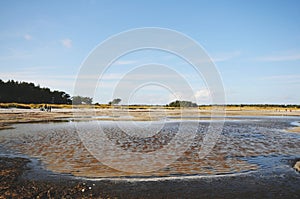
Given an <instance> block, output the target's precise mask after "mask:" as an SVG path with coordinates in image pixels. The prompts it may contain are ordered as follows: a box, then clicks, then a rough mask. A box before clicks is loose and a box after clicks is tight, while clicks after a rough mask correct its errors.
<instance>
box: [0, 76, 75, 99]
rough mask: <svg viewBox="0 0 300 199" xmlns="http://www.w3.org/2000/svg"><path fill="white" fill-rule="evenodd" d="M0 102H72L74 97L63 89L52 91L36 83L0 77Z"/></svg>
mask: <svg viewBox="0 0 300 199" xmlns="http://www.w3.org/2000/svg"><path fill="white" fill-rule="evenodd" d="M0 102H3V103H5V102H16V103H26V104H27V103H28V104H35V103H47V104H72V98H71V96H70V95H69V94H67V93H65V92H63V91H57V90H54V91H51V90H50V89H49V88H41V87H40V86H39V85H37V86H36V85H35V84H34V83H27V82H18V81H14V80H8V81H7V82H4V81H3V80H1V79H0Z"/></svg>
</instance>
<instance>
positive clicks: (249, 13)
mask: <svg viewBox="0 0 300 199" xmlns="http://www.w3.org/2000/svg"><path fill="white" fill-rule="evenodd" d="M0 27H1V28H0V69H1V70H0V79H2V80H4V81H7V80H9V79H13V80H17V81H26V82H33V83H35V84H36V85H40V86H41V87H49V88H50V89H52V90H62V91H65V92H67V93H69V94H71V95H73V94H81V93H75V92H74V87H75V82H76V80H77V77H78V74H79V72H80V70H81V68H82V66H83V64H84V63H85V60H86V59H87V58H88V56H89V55H90V54H91V52H92V51H93V50H94V49H95V48H96V47H97V46H99V44H101V43H102V42H103V41H105V40H107V39H108V38H111V37H112V36H113V35H116V34H119V33H122V32H124V31H128V30H131V29H136V28H145V27H158V28H166V29H170V30H174V31H177V32H179V33H182V34H184V35H186V36H188V37H189V38H191V39H193V40H194V41H195V42H197V43H198V44H199V45H200V46H201V47H202V48H203V50H204V51H205V52H206V54H207V55H208V56H209V57H210V58H211V60H212V61H213V63H214V65H215V67H216V69H217V70H218V72H219V75H220V77H221V79H222V83H223V86H224V91H225V94H226V103H227V104H241V103H243V104H266V103H268V104H300V92H299V90H300V1H297V0H295V1H293V0H286V1H281V0H279V1H277V0H269V1H267V0H260V1H256V0H253V1H243V0H228V1H223V0H219V1H217V0H212V1H208V0H205V1H201V0H197V1H192V0H190V1H179V0H178V1H171V0H165V1H159V0H151V1H138V0H136V1H135V0H126V1H121V0H120V1H116V0H110V1H108V0H102V1H100V0H99V1H97V0H90V1H89V0H76V1H71V0H69V1H68V0H66V1H55V0H52V1H30V0H28V1H20V0H19V1H16V0H3V1H0ZM108 51H109V49H108ZM151 64H152V66H151ZM158 64H161V65H160V66H163V68H164V69H166V70H169V71H164V69H162V70H160V69H153V70H151V71H150V70H148V71H147V68H145V67H144V71H141V70H138V69H139V68H141V66H145V65H146V66H149V68H151V67H153V65H158ZM142 68H143V67H142ZM149 68H148V69H149ZM172 71H173V72H174V73H173V72H172ZM170 74H173V76H172V75H170ZM95 75H96V76H97V77H100V79H98V81H97V82H98V83H97V85H96V89H95V91H94V93H93V95H92V96H90V97H93V99H94V100H93V101H94V102H99V103H108V101H110V100H112V99H113V98H116V97H118V98H121V99H125V98H126V99H127V98H128V102H129V103H131V104H166V103H169V102H171V101H172V100H175V99H181V100H191V101H196V102H197V103H199V104H209V103H211V101H212V100H211V98H212V95H211V93H212V92H213V91H211V90H210V89H209V88H208V86H207V83H206V81H205V77H204V78H203V77H201V75H199V74H197V73H195V71H194V69H193V66H191V64H190V63H187V62H186V61H185V60H184V59H181V58H180V57H178V56H175V55H173V54H171V53H169V52H164V51H158V50H153V49H152V50H151V49H148V50H141V51H137V52H131V53H129V54H126V55H124V56H122V57H120V58H118V59H117V60H115V62H113V63H112V64H111V65H110V66H109V67H108V68H107V70H106V71H105V74H102V76H100V74H95ZM178 75H179V76H178ZM158 77H159V78H160V80H163V79H168V78H169V79H170V81H169V82H168V83H171V84H172V85H170V86H168V85H163V84H159V83H153V82H152V83H151V81H150V80H151V78H153V79H154V80H155V79H159V78H158ZM124 78H125V80H126V81H125V80H124ZM126 78H127V79H126ZM172 78H173V79H172ZM178 78H179V79H180V81H177V80H178ZM139 79H144V80H145V79H147V80H149V82H150V83H149V84H143V83H142V82H140V81H139ZM181 80H182V81H181ZM183 81H186V82H187V85H189V86H190V88H191V91H192V93H191V92H185V88H184V87H182V85H185V83H182V82H183ZM129 83H130V84H129ZM118 85H122V86H118ZM127 85H128V87H126V86H127ZM132 85H135V87H133V86H132ZM171 87H177V88H181V87H182V89H181V90H180V89H179V90H172V89H170V88H171ZM118 89H119V91H118ZM130 89H131V90H130ZM83 95H84V93H83ZM123 102H124V101H123Z"/></svg>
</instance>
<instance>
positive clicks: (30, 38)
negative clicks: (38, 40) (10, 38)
mask: <svg viewBox="0 0 300 199" xmlns="http://www.w3.org/2000/svg"><path fill="white" fill-rule="evenodd" d="M23 37H24V39H25V40H27V41H29V40H32V36H31V35H29V34H25V35H24V36H23Z"/></svg>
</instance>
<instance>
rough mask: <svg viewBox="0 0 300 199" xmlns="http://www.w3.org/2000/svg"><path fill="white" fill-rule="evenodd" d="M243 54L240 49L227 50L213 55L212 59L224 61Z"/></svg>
mask: <svg viewBox="0 0 300 199" xmlns="http://www.w3.org/2000/svg"><path fill="white" fill-rule="evenodd" d="M240 55H241V52H240V51H233V52H226V53H217V54H215V55H212V60H213V61H214V62H224V61H228V60H231V59H233V58H236V57H238V56H240Z"/></svg>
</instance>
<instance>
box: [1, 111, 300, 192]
mask: <svg viewBox="0 0 300 199" xmlns="http://www.w3.org/2000/svg"><path fill="white" fill-rule="evenodd" d="M214 115H215V116H218V115H220V114H219V113H218V112H216V113H215V114H214ZM210 116H211V112H210V111H209V110H198V109H184V110H180V109H175V110H169V109H168V110H166V109H155V110H154V109H134V110H130V109H95V110H94V109H74V110H72V109H53V110H52V112H44V111H40V110H38V109H30V110H27V109H26V110H22V109H1V110H0V127H1V129H8V128H14V125H15V124H19V123H41V122H46V123H48V122H53V121H57V122H59V121H90V120H109V121H115V120H122V121H126V120H134V121H153V120H155V121H156V120H157V121H160V120H164V119H166V118H173V119H174V118H175V119H186V118H188V119H197V118H198V117H201V118H202V119H210ZM226 116H227V117H228V118H227V119H228V120H230V119H232V118H231V117H233V118H234V119H236V118H237V117H239V116H241V117H244V116H249V117H254V116H276V117H289V116H300V111H299V110H293V111H286V110H281V111H278V110H253V109H252V110H230V109H229V110H226ZM287 130H288V131H290V132H295V133H298V132H299V130H300V129H299V127H293V128H289V129H287ZM0 133H1V131H0ZM297 161H299V159H298V158H296V159H295V158H292V159H291V158H287V159H282V160H280V161H279V163H275V164H278V165H280V166H278V167H280V172H277V171H273V170H267V171H263V172H262V171H259V172H253V173H252V172H248V173H245V174H243V173H242V174H239V175H235V174H229V175H228V174H226V175H217V176H214V177H209V176H206V177H205V176H204V177H201V178H192V177H191V178H185V179H181V178H174V179H172V178H170V179H164V180H142V181H140V180H139V179H137V180H136V181H134V180H131V181H128V180H126V179H125V180H124V179H121V180H117V179H116V180H105V179H104V180H100V181H99V180H89V179H85V178H74V176H73V175H70V174H63V173H62V174H58V173H55V172H52V171H50V170H44V168H43V166H42V165H43V164H42V163H41V162H40V160H38V159H34V158H33V159H32V158H29V157H26V156H18V155H16V156H9V155H2V156H0V170H1V176H0V178H1V183H0V198H11V197H13V198H178V197H179V198H299V197H300V189H299V186H298V184H299V182H300V174H299V172H297V171H296V170H295V169H293V166H294V165H295V163H296V162H297ZM282 168H284V169H282ZM171 179H172V180H171Z"/></svg>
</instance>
